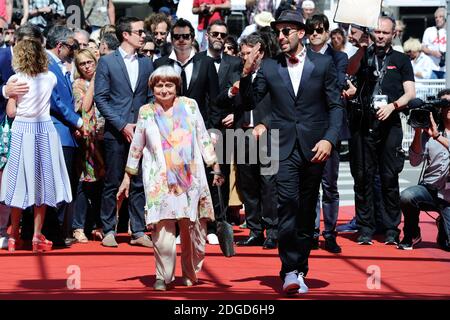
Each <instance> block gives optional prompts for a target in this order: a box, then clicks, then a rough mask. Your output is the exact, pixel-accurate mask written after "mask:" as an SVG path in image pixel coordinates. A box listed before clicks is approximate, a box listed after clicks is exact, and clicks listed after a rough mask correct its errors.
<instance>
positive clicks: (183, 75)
mask: <svg viewBox="0 0 450 320" xmlns="http://www.w3.org/2000/svg"><path fill="white" fill-rule="evenodd" d="M191 61H192V59H190V60H188V61H187V62H186V63H185V64H184V65H182V64H181V63H180V62H178V61H175V62H176V63H177V64H178V65H179V66H180V68H181V74H180V75H181V93H180V95H181V96H184V95H185V94H186V92H187V90H188V83H187V77H186V71H185V70H184V69H185V68H186V67H187V66H188V65H189V63H191Z"/></svg>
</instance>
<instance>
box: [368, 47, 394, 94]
mask: <svg viewBox="0 0 450 320" xmlns="http://www.w3.org/2000/svg"><path fill="white" fill-rule="evenodd" d="M391 50H392V49H391ZM389 58H390V54H389V53H386V55H385V56H384V58H383V62H382V64H383V65H382V67H381V70H380V67H379V64H378V57H377V55H376V54H374V56H373V59H374V60H375V61H374V62H375V68H376V70H375V71H374V75H375V76H377V77H378V80H377V83H376V84H375V88H374V89H373V92H372V96H373V95H374V94H382V90H381V85H382V84H383V79H384V76H385V75H386V69H387V66H388V64H389ZM375 73H376V74H375Z"/></svg>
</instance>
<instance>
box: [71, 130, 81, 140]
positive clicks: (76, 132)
mask: <svg viewBox="0 0 450 320" xmlns="http://www.w3.org/2000/svg"><path fill="white" fill-rule="evenodd" d="M80 130H81V129H80ZM80 130H75V132H74V133H73V135H74V136H75V139H77V140H79V139H81V138H82V137H83V134H82V133H81V131H80Z"/></svg>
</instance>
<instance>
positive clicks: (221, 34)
mask: <svg viewBox="0 0 450 320" xmlns="http://www.w3.org/2000/svg"><path fill="white" fill-rule="evenodd" d="M209 34H210V36H211V37H213V38H217V37H219V35H220V37H221V38H222V39H223V38H225V37H226V36H227V35H228V34H227V33H225V32H217V31H213V32H210V33H209Z"/></svg>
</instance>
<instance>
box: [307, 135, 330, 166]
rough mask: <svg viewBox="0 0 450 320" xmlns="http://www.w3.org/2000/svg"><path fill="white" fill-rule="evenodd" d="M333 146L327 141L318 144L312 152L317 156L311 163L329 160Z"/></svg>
mask: <svg viewBox="0 0 450 320" xmlns="http://www.w3.org/2000/svg"><path fill="white" fill-rule="evenodd" d="M332 148H333V146H332V145H331V143H330V142H329V141H327V140H320V141H319V142H317V143H316V145H315V146H314V148H313V149H312V150H311V151H312V152H315V153H316V154H315V155H314V157H313V158H312V159H311V162H313V163H320V162H324V161H326V160H328V158H329V157H330V154H331V149H332Z"/></svg>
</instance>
